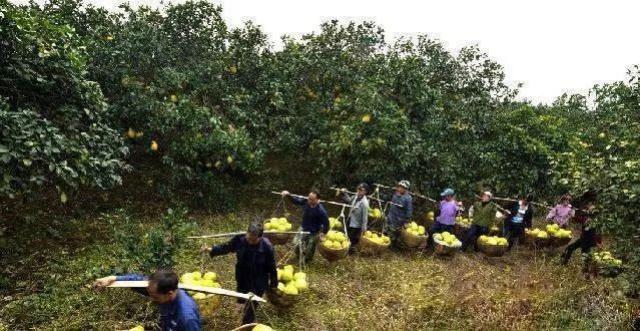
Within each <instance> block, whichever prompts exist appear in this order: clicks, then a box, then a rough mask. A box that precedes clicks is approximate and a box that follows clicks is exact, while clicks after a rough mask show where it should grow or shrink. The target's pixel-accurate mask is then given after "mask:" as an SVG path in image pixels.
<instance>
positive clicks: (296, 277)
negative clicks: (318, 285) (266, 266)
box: [277, 264, 309, 295]
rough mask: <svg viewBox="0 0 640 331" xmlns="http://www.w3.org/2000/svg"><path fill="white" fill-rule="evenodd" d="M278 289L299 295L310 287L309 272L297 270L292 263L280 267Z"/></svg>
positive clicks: (285, 292)
mask: <svg viewBox="0 0 640 331" xmlns="http://www.w3.org/2000/svg"><path fill="white" fill-rule="evenodd" d="M277 271H278V290H280V291H282V292H283V293H284V294H289V295H298V294H300V292H303V291H305V290H307V289H308V288H309V284H308V283H307V274H306V273H304V272H295V270H294V268H293V266H292V265H290V264H288V265H285V266H284V267H282V268H278V269H277Z"/></svg>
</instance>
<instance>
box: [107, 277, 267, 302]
mask: <svg viewBox="0 0 640 331" xmlns="http://www.w3.org/2000/svg"><path fill="white" fill-rule="evenodd" d="M147 286H149V281H146V280H139V281H115V282H113V284H111V285H109V286H108V287H111V288H146V287H147ZM178 287H179V288H181V289H183V290H187V291H196V292H203V293H210V294H218V295H223V296H227V297H234V298H240V299H245V300H251V301H257V302H267V301H266V300H265V299H263V298H261V297H259V296H257V295H254V294H246V293H240V292H236V291H231V290H225V289H223V288H218V287H205V286H198V285H187V284H183V283H179V284H178Z"/></svg>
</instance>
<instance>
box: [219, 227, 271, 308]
mask: <svg viewBox="0 0 640 331" xmlns="http://www.w3.org/2000/svg"><path fill="white" fill-rule="evenodd" d="M229 253H236V257H237V262H236V285H237V290H238V292H241V293H249V292H251V293H253V294H256V295H259V296H262V295H263V294H264V292H265V291H266V290H267V289H268V288H269V286H270V287H272V288H273V287H278V272H277V271H276V259H275V252H274V250H273V246H272V245H271V242H269V239H267V238H262V240H260V243H259V244H258V245H250V244H249V242H247V237H246V236H245V235H238V236H235V237H233V238H232V239H231V240H230V241H228V242H226V243H224V244H222V245H214V246H213V247H212V248H211V256H212V257H213V256H218V255H224V254H229ZM239 301H242V300H239Z"/></svg>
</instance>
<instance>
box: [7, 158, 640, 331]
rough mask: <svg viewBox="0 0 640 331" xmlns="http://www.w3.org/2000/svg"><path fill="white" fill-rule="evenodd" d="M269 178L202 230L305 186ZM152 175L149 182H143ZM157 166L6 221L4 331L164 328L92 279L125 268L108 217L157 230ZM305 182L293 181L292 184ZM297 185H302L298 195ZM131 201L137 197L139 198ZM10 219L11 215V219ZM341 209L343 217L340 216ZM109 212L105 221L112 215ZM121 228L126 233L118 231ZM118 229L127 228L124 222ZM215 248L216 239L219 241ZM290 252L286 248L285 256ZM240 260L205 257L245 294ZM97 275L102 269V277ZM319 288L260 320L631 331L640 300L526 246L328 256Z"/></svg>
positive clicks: (222, 321)
mask: <svg viewBox="0 0 640 331" xmlns="http://www.w3.org/2000/svg"><path fill="white" fill-rule="evenodd" d="M270 169H273V170H271V172H272V173H271V174H269V177H270V178H275V179H276V180H271V181H269V179H267V180H265V179H264V178H261V179H260V181H259V182H255V183H251V182H249V183H248V185H247V187H252V188H253V189H254V190H255V192H247V193H246V194H245V195H243V197H242V200H243V203H241V204H240V205H241V206H243V208H240V209H239V211H238V212H237V213H236V214H225V215H211V214H210V213H206V212H195V213H193V214H192V216H193V217H194V218H195V219H196V220H197V223H198V228H197V230H196V232H198V233H212V232H223V231H235V230H241V229H243V228H244V227H245V226H246V221H247V220H251V219H253V218H254V217H256V216H257V215H259V216H260V217H267V216H269V215H270V213H271V212H272V210H273V208H274V204H275V202H276V201H277V197H274V196H271V195H267V196H260V194H258V191H260V192H265V191H268V190H270V189H272V188H276V189H278V188H283V187H289V188H291V189H293V190H296V191H299V190H302V187H306V185H305V184H303V183H305V180H307V181H308V179H309V178H307V177H305V176H306V174H304V173H303V172H293V173H289V172H286V171H280V172H279V170H277V169H291V167H287V166H283V165H278V166H274V167H270ZM140 174H142V175H143V176H140ZM156 175H158V173H157V172H156V173H154V169H152V168H149V169H145V170H142V171H140V172H139V173H137V174H132V175H131V176H130V177H131V178H129V179H128V180H127V181H125V182H126V183H127V186H128V187H127V188H124V189H119V190H116V191H115V192H110V193H108V194H106V195H103V194H97V195H95V196H90V197H84V198H85V199H84V202H83V203H82V204H81V205H79V206H78V205H76V206H73V207H70V206H69V207H67V208H66V209H65V208H58V209H56V210H52V207H48V208H34V206H56V205H57V204H56V203H51V202H39V203H37V204H31V205H30V206H29V207H25V208H24V209H22V210H21V211H20V212H15V211H14V212H13V213H11V214H7V213H5V214H3V215H0V220H2V222H4V224H3V226H7V231H6V233H5V234H4V236H0V254H2V255H1V259H0V330H3V329H11V330H24V329H30V328H35V329H89V328H90V329H100V330H113V329H125V328H130V327H133V326H134V325H136V324H140V323H143V324H145V325H146V326H147V327H150V326H152V325H153V323H154V321H155V320H156V317H157V315H156V312H155V309H154V306H153V305H152V304H149V303H148V302H147V301H146V300H145V299H144V298H141V297H139V296H137V295H135V294H133V293H131V292H129V291H127V290H109V291H106V292H103V293H94V292H93V291H92V290H90V289H89V288H87V285H88V284H90V282H91V280H92V279H94V278H95V277H96V276H97V275H99V274H104V273H106V272H109V271H108V270H106V271H100V270H99V269H100V268H101V267H102V268H103V269H109V268H110V267H113V266H118V265H121V264H125V261H121V260H119V259H120V256H121V255H120V250H121V248H120V247H119V246H118V245H117V244H116V243H115V242H114V239H113V230H114V229H112V228H111V227H110V225H109V223H108V222H107V219H113V218H114V217H119V215H122V212H118V211H117V209H116V207H117V208H124V209H125V210H126V211H127V213H128V214H129V215H130V216H131V217H132V219H134V220H136V221H139V222H140V224H141V228H140V233H141V234H143V233H144V231H145V228H150V227H153V226H156V225H157V224H158V221H159V220H160V215H161V213H162V211H163V210H164V209H165V208H166V202H163V201H157V200H156V199H157V198H156V197H157V194H156V193H155V192H154V191H153V189H152V188H151V187H152V186H151V185H152V184H150V182H149V181H147V178H154V176H156ZM295 175H299V177H300V178H298V179H294V178H292V176H295ZM287 176H289V177H288V179H287V182H296V183H299V184H298V185H297V186H298V187H295V188H292V187H290V186H286V185H285V184H284V182H283V181H282V180H283V179H282V178H287ZM131 192H135V193H134V194H132V193H131ZM3 211H4V210H3ZM336 212H337V211H335V210H333V211H332V213H336ZM103 213H104V214H103ZM116 224H118V223H117V222H116ZM116 226H117V225H116ZM201 243H202V241H192V242H189V244H188V245H187V247H185V248H184V249H183V250H181V252H180V253H179V256H178V259H177V260H178V266H177V269H178V271H179V272H186V271H193V270H197V269H200V266H201V263H202V262H203V260H202V259H200V258H199V257H198V256H197V254H196V253H195V252H196V251H197V249H198V247H199V246H200V245H201ZM209 243H210V242H209ZM287 249H288V248H287V247H281V246H278V247H277V253H278V254H279V255H280V256H282V255H283V254H285V253H286V252H287ZM234 261H235V257H234V256H224V257H218V258H216V259H206V260H204V267H205V268H206V269H207V270H211V271H215V272H217V273H219V274H220V277H221V283H222V285H223V286H224V287H225V288H231V289H233V288H234V287H235V282H234V276H233V265H234ZM96 269H97V271H96ZM308 274H309V279H310V284H311V290H310V291H309V292H307V293H306V294H304V296H303V297H302V298H301V301H300V303H299V304H298V305H297V306H296V307H294V308H292V309H290V310H280V311H279V310H276V309H275V308H274V307H273V306H270V305H268V304H267V305H264V306H262V307H261V308H260V311H259V314H258V318H259V320H260V321H262V322H264V323H268V324H270V325H272V326H274V327H275V328H276V329H279V330H298V329H302V330H305V329H306V330H341V329H362V330H380V329H410V328H416V329H585V330H595V329H598V330H599V329H603V328H604V329H611V330H619V329H625V328H626V325H627V323H628V322H629V320H630V318H631V317H630V316H631V312H632V311H634V310H635V309H637V303H632V302H629V301H627V300H626V299H624V298H623V297H622V294H621V293H620V292H619V291H617V290H616V287H615V283H616V280H608V279H597V280H595V281H592V280H585V279H584V277H583V276H582V275H581V273H580V266H579V258H578V254H577V253H576V256H574V259H573V261H572V265H571V266H569V267H568V268H562V267H560V266H559V265H558V257H557V256H556V255H554V254H550V255H544V254H541V253H537V254H536V253H534V252H531V251H526V250H524V249H522V250H519V251H518V252H514V253H512V254H509V255H508V256H506V257H503V258H494V259H487V258H484V257H482V255H479V254H472V253H466V254H458V255H457V256H456V257H455V258H454V259H451V260H443V259H440V258H437V257H433V256H431V255H430V254H427V255H417V254H415V253H414V254H404V253H391V252H389V253H388V254H386V255H384V256H382V257H378V258H368V257H354V258H349V259H346V260H342V261H339V262H337V263H335V264H333V265H330V264H328V263H326V262H325V261H324V260H323V259H322V258H321V257H320V256H317V259H316V260H315V261H314V263H312V264H311V265H310V267H309V270H308ZM222 302H223V304H222V306H221V307H220V309H219V310H218V311H217V312H216V315H215V316H205V323H206V329H211V330H225V329H231V328H234V327H237V326H238V324H239V317H238V315H237V313H236V312H235V303H234V301H233V300H231V299H223V300H222Z"/></svg>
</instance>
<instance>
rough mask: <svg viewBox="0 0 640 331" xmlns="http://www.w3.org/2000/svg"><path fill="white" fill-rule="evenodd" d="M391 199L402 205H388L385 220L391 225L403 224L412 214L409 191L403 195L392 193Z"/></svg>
mask: <svg viewBox="0 0 640 331" xmlns="http://www.w3.org/2000/svg"><path fill="white" fill-rule="evenodd" d="M391 201H392V202H394V203H397V204H399V205H402V207H399V206H396V205H390V206H389V213H388V214H387V221H388V222H389V225H391V226H392V227H400V226H403V225H404V224H405V223H407V221H408V220H409V218H411V216H412V215H413V198H412V197H411V195H410V194H409V193H405V194H403V195H398V194H394V195H393V197H392V198H391Z"/></svg>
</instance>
